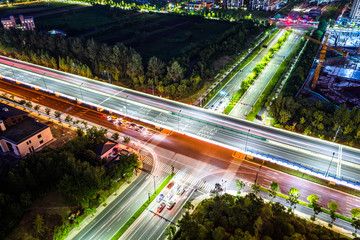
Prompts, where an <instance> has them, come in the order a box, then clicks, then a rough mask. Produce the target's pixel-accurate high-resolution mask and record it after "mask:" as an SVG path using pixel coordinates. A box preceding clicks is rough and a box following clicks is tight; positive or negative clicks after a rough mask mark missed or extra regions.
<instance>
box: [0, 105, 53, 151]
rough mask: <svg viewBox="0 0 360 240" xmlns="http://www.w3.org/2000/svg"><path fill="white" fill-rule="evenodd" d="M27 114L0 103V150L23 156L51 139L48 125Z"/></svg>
mask: <svg viewBox="0 0 360 240" xmlns="http://www.w3.org/2000/svg"><path fill="white" fill-rule="evenodd" d="M28 114H29V113H27V112H25V111H22V110H20V109H17V108H14V107H11V106H8V105H6V104H3V103H0V152H2V153H11V154H13V155H15V156H17V157H24V156H26V154H28V153H33V152H36V151H37V150H39V149H41V148H42V147H43V146H45V145H46V144H48V143H49V142H50V141H51V140H53V136H52V133H51V130H50V127H49V126H47V125H45V124H42V123H39V122H37V121H36V120H35V119H34V118H31V117H29V116H28Z"/></svg>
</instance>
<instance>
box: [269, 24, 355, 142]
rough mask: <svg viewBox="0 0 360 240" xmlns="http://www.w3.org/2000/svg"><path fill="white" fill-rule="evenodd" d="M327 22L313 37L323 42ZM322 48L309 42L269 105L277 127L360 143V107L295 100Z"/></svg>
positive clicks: (301, 99)
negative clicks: (287, 78)
mask: <svg viewBox="0 0 360 240" xmlns="http://www.w3.org/2000/svg"><path fill="white" fill-rule="evenodd" d="M326 27H327V25H326V22H325V21H324V20H321V21H320V24H319V26H318V29H317V30H316V31H315V32H314V34H313V35H312V37H313V38H315V39H318V40H320V39H321V37H322V36H323V33H324V31H325V30H326ZM318 47H319V45H318V44H316V43H314V42H309V43H308V45H307V46H306V48H305V49H304V52H303V54H302V55H301V56H300V59H299V61H298V63H297V65H296V67H295V68H294V69H295V70H294V71H293V72H292V73H291V75H290V78H289V80H288V82H287V83H286V85H285V87H284V89H283V90H282V93H281V94H280V95H279V96H278V98H277V99H276V100H275V101H274V102H272V104H271V105H270V114H271V116H272V117H273V118H274V125H275V126H277V127H281V128H285V129H288V130H291V131H296V132H300V133H304V134H305V135H311V136H316V137H319V138H321V139H327V140H333V139H334V137H335V135H336V132H338V134H337V140H338V141H340V142H343V143H346V144H348V145H350V146H353V145H358V144H359V143H360V108H359V107H354V108H353V109H349V108H348V107H347V106H346V105H345V104H344V105H341V106H340V107H338V106H336V105H334V104H332V103H329V102H314V101H310V100H308V99H306V98H300V97H299V98H295V95H296V94H297V92H298V91H299V89H300V88H301V86H302V84H303V83H304V81H305V79H306V77H307V74H308V71H309V69H310V67H311V65H312V62H313V59H314V57H315V55H316V52H317V50H318Z"/></svg>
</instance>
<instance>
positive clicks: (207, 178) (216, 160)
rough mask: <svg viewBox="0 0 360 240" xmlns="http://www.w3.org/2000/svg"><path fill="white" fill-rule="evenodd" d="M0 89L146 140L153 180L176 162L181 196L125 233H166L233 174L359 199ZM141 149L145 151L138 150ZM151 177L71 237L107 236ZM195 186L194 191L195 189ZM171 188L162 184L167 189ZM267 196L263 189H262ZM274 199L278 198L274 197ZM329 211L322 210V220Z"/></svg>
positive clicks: (324, 198) (37, 96)
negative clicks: (187, 206) (189, 206)
mask: <svg viewBox="0 0 360 240" xmlns="http://www.w3.org/2000/svg"><path fill="white" fill-rule="evenodd" d="M0 89H2V90H4V91H6V92H8V93H9V94H14V95H19V96H23V97H24V98H25V99H28V100H32V101H34V102H36V103H41V104H43V105H45V106H47V107H53V108H54V109H56V110H59V111H64V110H66V109H71V110H70V111H69V112H68V113H69V114H72V115H74V116H76V117H81V118H83V119H85V120H86V121H91V122H96V123H98V124H99V125H102V126H104V127H107V128H110V129H112V130H116V131H120V132H123V133H125V134H127V135H130V136H132V137H133V139H134V138H137V139H141V140H142V141H143V142H147V145H148V146H149V147H151V148H152V149H153V150H154V151H155V152H156V153H157V157H158V162H157V164H155V165H156V167H155V169H154V171H153V172H154V175H155V176H157V177H156V178H155V181H156V186H158V185H159V184H160V183H161V182H162V180H163V179H164V178H165V177H166V176H167V175H168V174H169V173H170V171H171V167H170V166H174V167H175V171H176V176H175V177H174V181H175V182H177V183H179V184H181V185H182V187H183V188H185V189H186V192H185V193H184V195H182V196H180V197H179V196H175V198H176V205H175V206H176V208H174V209H173V210H171V211H169V210H167V209H164V210H163V211H162V212H161V213H160V214H159V215H160V216H161V217H160V216H159V215H155V214H154V212H156V210H157V207H158V203H153V204H152V205H151V206H150V207H149V208H148V209H147V210H146V211H145V212H144V213H143V214H142V215H141V216H140V218H139V219H138V220H137V221H136V224H133V225H132V226H131V227H130V228H129V230H128V231H127V232H125V233H124V235H123V236H122V238H124V239H164V238H165V236H164V232H165V228H166V226H167V225H168V224H170V222H168V221H166V220H165V219H167V220H169V221H171V222H173V223H175V222H176V221H177V219H178V218H179V217H180V216H181V213H182V211H183V210H182V206H183V204H184V203H185V202H186V201H187V200H191V199H193V198H194V197H196V196H198V195H200V194H207V193H209V191H210V190H211V189H213V188H214V185H215V183H221V184H222V185H223V188H224V189H226V191H230V192H231V191H236V186H235V184H234V181H235V179H241V180H243V181H245V182H246V183H247V187H246V189H245V191H251V190H250V185H251V184H252V183H254V181H255V179H256V180H257V183H259V184H261V185H262V186H264V187H269V185H270V183H271V182H272V181H276V182H278V183H279V185H280V190H279V192H281V193H283V194H287V192H288V191H289V189H290V188H291V187H296V188H298V189H299V191H300V200H302V201H306V197H307V196H308V195H310V194H313V193H315V194H317V195H318V196H319V198H320V200H319V204H320V205H322V206H323V207H326V206H327V203H328V202H330V201H335V202H337V203H338V204H339V210H338V212H339V213H340V214H343V215H346V216H349V215H350V210H351V209H352V208H355V207H358V206H359V205H360V199H359V198H358V197H355V196H353V195H349V194H345V193H342V192H339V191H337V190H333V189H331V188H327V187H324V186H321V185H318V184H316V183H312V182H308V181H306V180H303V179H299V178H297V177H293V176H290V175H288V174H285V173H282V172H278V171H275V170H272V169H270V168H267V167H266V165H267V162H265V164H264V166H262V168H261V169H260V168H259V165H256V164H253V163H250V162H247V161H242V160H239V159H234V158H233V157H232V154H233V151H232V150H230V149H226V148H223V147H220V146H217V145H214V144H211V143H208V142H206V141H201V140H198V139H195V138H191V137H189V136H186V135H184V134H178V133H173V134H172V135H170V136H167V135H159V134H156V135H153V136H152V137H151V138H149V136H147V137H144V136H143V135H141V134H140V133H138V132H136V131H133V130H129V129H126V128H123V127H120V128H119V126H117V125H114V124H112V123H110V122H108V121H107V119H106V118H102V117H101V115H102V114H101V113H100V112H96V111H93V110H89V109H85V108H83V107H81V106H79V105H74V104H71V103H69V102H66V101H64V100H62V99H61V98H58V97H55V96H50V95H46V94H44V93H42V92H40V91H36V90H31V89H27V88H24V87H22V86H20V85H17V84H6V83H5V82H0ZM142 154H144V152H142ZM144 164H145V168H146V169H149V170H150V169H151V166H152V165H153V164H152V161H151V159H149V158H147V157H145V160H144ZM153 189H154V186H153V178H152V177H150V176H149V175H147V174H145V173H142V174H141V175H140V177H139V178H138V179H137V180H136V181H134V182H133V183H132V184H131V185H130V186H129V188H128V189H127V190H126V191H125V192H123V193H122V194H120V195H119V196H118V197H117V199H116V200H114V202H113V203H112V204H109V206H107V208H106V209H105V210H104V211H103V212H102V213H101V214H100V215H98V216H96V217H95V218H94V220H93V221H92V223H90V224H89V225H87V226H86V227H85V228H83V229H82V231H81V232H80V233H79V234H78V235H77V236H76V238H75V239H109V238H111V236H112V234H115V232H116V231H117V230H118V229H120V227H121V226H122V224H123V223H124V222H126V221H127V220H128V218H129V217H130V216H132V214H133V213H134V212H135V211H136V210H137V208H138V207H139V206H140V205H141V204H142V203H143V202H145V201H146V199H147V196H148V193H149V192H153ZM195 189H198V190H197V192H194V191H195ZM168 191H169V190H167V189H165V190H164V192H163V193H164V194H165V195H166V194H167V192H168ZM264 197H265V198H266V197H267V194H264ZM277 200H278V199H277ZM302 208H304V207H301V206H298V207H297V209H298V210H301V211H302V212H305V213H310V214H311V213H312V210H311V209H307V208H304V210H303V209H302ZM327 218H328V216H326V215H324V219H325V220H326V219H327ZM335 224H338V225H339V226H343V227H344V228H346V229H349V230H351V229H352V228H351V226H350V225H349V224H347V223H343V222H341V221H339V220H336V221H335Z"/></svg>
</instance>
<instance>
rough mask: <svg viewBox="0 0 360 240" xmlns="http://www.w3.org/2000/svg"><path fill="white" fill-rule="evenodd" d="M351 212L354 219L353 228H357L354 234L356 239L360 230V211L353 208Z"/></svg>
mask: <svg viewBox="0 0 360 240" xmlns="http://www.w3.org/2000/svg"><path fill="white" fill-rule="evenodd" d="M350 212H351V218H352V219H353V222H352V223H351V226H353V227H354V228H355V232H354V233H353V235H354V237H356V236H357V231H358V230H359V229H360V209H359V208H353V209H351V210H350Z"/></svg>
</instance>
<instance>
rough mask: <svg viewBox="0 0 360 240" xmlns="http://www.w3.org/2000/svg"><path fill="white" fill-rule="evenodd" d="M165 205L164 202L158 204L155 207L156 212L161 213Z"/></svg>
mask: <svg viewBox="0 0 360 240" xmlns="http://www.w3.org/2000/svg"><path fill="white" fill-rule="evenodd" d="M165 206H166V204H165V203H161V204H160V206H159V207H158V209H157V212H158V213H161V212H162V210H163V209H164V208H165Z"/></svg>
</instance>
